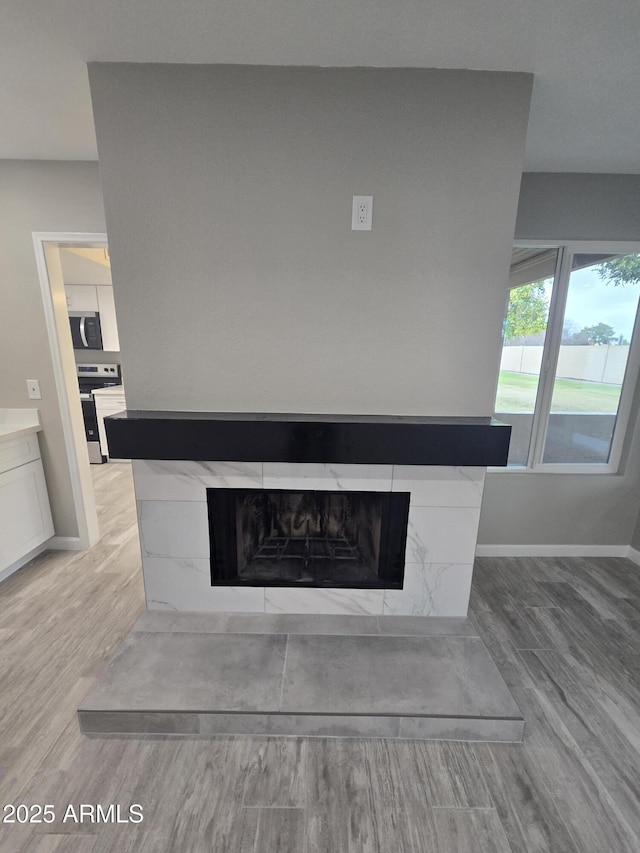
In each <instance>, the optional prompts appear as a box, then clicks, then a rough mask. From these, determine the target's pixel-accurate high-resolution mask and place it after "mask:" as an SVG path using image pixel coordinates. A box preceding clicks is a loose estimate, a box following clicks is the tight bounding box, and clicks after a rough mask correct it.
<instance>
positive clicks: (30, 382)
mask: <svg viewBox="0 0 640 853" xmlns="http://www.w3.org/2000/svg"><path fill="white" fill-rule="evenodd" d="M27 390H28V391H29V399H30V400H42V394H41V393H40V382H39V380H38V379H27Z"/></svg>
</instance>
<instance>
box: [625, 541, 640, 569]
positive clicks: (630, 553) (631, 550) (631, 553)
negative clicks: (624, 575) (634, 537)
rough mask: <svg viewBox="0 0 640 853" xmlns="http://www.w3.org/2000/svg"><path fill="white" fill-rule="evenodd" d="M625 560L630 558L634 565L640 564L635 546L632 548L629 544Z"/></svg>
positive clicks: (639, 557) (639, 554) (639, 553)
mask: <svg viewBox="0 0 640 853" xmlns="http://www.w3.org/2000/svg"><path fill="white" fill-rule="evenodd" d="M627 560H631V562H632V563H635V564H636V566H640V551H638V549H637V548H633V547H632V546H631V545H629V550H628V552H627Z"/></svg>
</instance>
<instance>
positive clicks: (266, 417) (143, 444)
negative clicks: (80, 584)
mask: <svg viewBox="0 0 640 853" xmlns="http://www.w3.org/2000/svg"><path fill="white" fill-rule="evenodd" d="M105 427H106V431H107V439H108V442H109V455H110V456H111V457H113V458H114V459H175V460H195V461H199V462H200V461H214V462H217V461H220V462H325V463H331V464H336V465H339V464H350V463H351V464H354V463H355V464H365V465H373V464H387V465H480V466H485V465H491V466H504V465H506V464H507V454H508V452H509V439H510V436H511V427H510V426H508V425H507V424H503V423H500V421H496V420H494V419H493V418H488V417H487V418H455V417H454V418H443V417H417V416H395V415H310V414H300V415H288V414H287V415H284V414H283V415H277V414H245V413H242V414H235V413H230V412H155V411H154V412H149V411H140V410H138V411H136V410H129V411H126V412H121V413H120V414H117V415H111V416H110V417H107V418H105Z"/></svg>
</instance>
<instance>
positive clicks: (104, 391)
mask: <svg viewBox="0 0 640 853" xmlns="http://www.w3.org/2000/svg"><path fill="white" fill-rule="evenodd" d="M91 393H92V394H93V396H94V397H124V385H112V386H111V387H109V388H95V389H94V390H93V391H92V392H91Z"/></svg>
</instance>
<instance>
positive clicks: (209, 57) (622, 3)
mask: <svg viewBox="0 0 640 853" xmlns="http://www.w3.org/2000/svg"><path fill="white" fill-rule="evenodd" d="M639 36H640V2H639V0H609V2H608V3H606V4H605V3H603V2H602V0H180V1H179V2H176V0H134V2H131V0H129V2H125V0H56V2H51V0H2V2H1V4H0V81H1V83H0V158H23V159H34V158H35V159H60V160H70V159H80V160H93V159H96V158H97V152H96V143H95V134H94V129H93V119H92V114H91V101H90V93H89V85H88V80H87V71H86V62H87V61H112V62H197V63H247V64H258V65H260V64H266V65H319V66H387V67H403V66H409V67H412V66H413V67H426V68H430V67H433V68H471V69H481V70H493V71H529V72H533V73H534V74H535V83H534V90H533V100H532V105H531V117H530V122H529V133H528V137H527V151H526V162H525V169H526V170H528V171H562V172H621V173H625V172H630V173H631V172H633V173H640V132H639V126H640V85H639V84H640V48H639V43H640V39H639Z"/></svg>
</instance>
